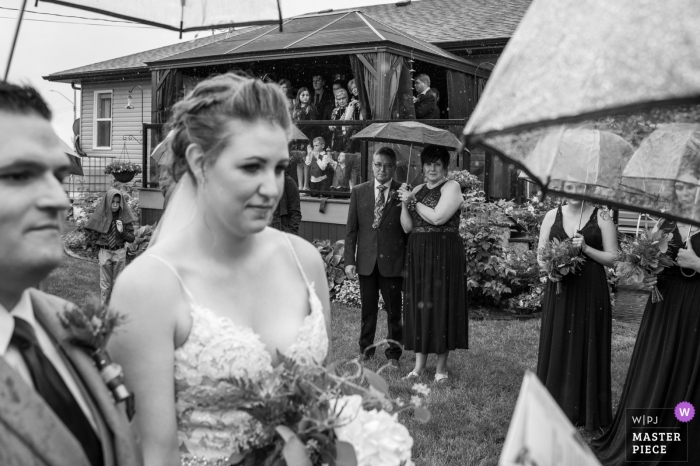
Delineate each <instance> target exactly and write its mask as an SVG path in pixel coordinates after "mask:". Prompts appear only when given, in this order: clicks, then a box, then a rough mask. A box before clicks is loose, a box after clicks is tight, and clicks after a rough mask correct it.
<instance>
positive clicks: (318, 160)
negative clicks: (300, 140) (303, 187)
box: [305, 136, 337, 191]
mask: <svg viewBox="0 0 700 466" xmlns="http://www.w3.org/2000/svg"><path fill="white" fill-rule="evenodd" d="M313 144H314V145H313V148H312V147H311V146H310V145H309V147H308V148H307V152H308V154H307V156H306V161H305V163H306V168H307V169H308V170H309V171H308V172H307V173H308V175H309V176H306V177H305V178H307V179H309V180H310V183H309V184H310V189H311V191H328V190H329V189H330V187H331V183H332V182H333V173H334V169H335V166H336V163H337V162H335V161H334V160H333V157H332V156H331V154H330V152H329V151H324V150H323V146H324V145H325V144H326V141H325V140H324V139H323V138H322V137H320V136H319V137H317V138H315V139H314V140H313ZM307 189H309V188H307Z"/></svg>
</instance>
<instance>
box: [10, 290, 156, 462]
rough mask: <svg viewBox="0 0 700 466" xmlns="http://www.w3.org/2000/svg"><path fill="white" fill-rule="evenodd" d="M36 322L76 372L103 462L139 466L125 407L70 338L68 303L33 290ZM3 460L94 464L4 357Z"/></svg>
mask: <svg viewBox="0 0 700 466" xmlns="http://www.w3.org/2000/svg"><path fill="white" fill-rule="evenodd" d="M30 295H31V299H32V307H33V309H34V315H35V317H36V319H37V322H38V323H39V324H40V325H41V326H42V327H43V328H44V329H45V330H46V333H47V334H49V336H50V337H52V339H53V340H54V342H55V344H56V347H57V349H58V353H59V354H60V355H61V356H62V357H63V359H64V361H65V362H66V366H67V367H68V368H69V370H70V371H71V372H72V373H73V375H74V379H75V380H76V381H77V382H78V386H79V387H80V389H81V390H82V392H83V395H84V397H85V400H86V401H87V403H88V405H89V406H90V410H91V411H92V415H93V418H94V419H95V422H96V424H97V435H98V437H99V438H100V440H101V442H102V450H103V452H104V465H105V466H132V465H134V466H139V465H142V464H143V461H142V459H141V453H140V450H139V449H138V448H137V445H136V442H135V440H134V435H133V433H132V431H131V428H130V427H129V423H128V421H127V418H126V415H125V413H124V412H123V409H121V408H118V407H116V406H115V404H114V401H113V399H112V395H111V394H110V393H109V391H108V390H107V386H106V385H105V383H104V382H103V381H102V378H101V377H100V375H99V373H98V372H97V369H96V368H95V365H94V363H93V362H92V359H91V358H90V356H89V355H88V354H87V353H86V351H85V350H83V349H81V348H78V347H77V346H74V345H72V344H70V343H68V342H67V340H66V339H67V337H68V334H67V332H66V330H65V329H64V328H63V326H62V325H61V323H60V321H59V319H58V313H59V312H60V311H62V310H63V309H65V307H66V306H67V305H70V304H69V303H68V302H67V301H64V300H62V299H60V298H57V297H55V296H51V295H48V294H46V293H42V292H41V291H37V290H31V291H30ZM0 464H1V465H3V466H14V465H17V466H19V465H22V466H25V465H42V466H90V462H89V460H88V459H87V457H86V456H85V453H84V452H83V449H82V446H81V445H80V442H79V441H78V440H77V439H76V438H75V437H74V436H73V434H72V433H71V432H70V431H69V430H68V428H67V427H65V425H64V424H63V423H62V422H61V420H60V419H59V418H58V416H57V415H56V414H54V412H53V411H52V410H51V408H50V407H49V406H48V405H47V404H46V402H44V399H43V398H41V397H40V396H39V395H38V394H37V392H36V391H35V390H34V389H33V388H32V387H30V386H29V385H27V383H25V381H24V379H22V377H20V375H19V374H18V373H17V372H16V371H15V370H14V369H12V368H11V367H10V366H9V364H7V362H5V359H4V358H2V357H0Z"/></svg>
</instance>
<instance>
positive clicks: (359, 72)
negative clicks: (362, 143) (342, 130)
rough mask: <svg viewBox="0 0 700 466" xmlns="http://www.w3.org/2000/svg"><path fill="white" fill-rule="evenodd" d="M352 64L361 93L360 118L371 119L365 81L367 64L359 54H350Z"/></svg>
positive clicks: (356, 83)
mask: <svg viewBox="0 0 700 466" xmlns="http://www.w3.org/2000/svg"><path fill="white" fill-rule="evenodd" d="M350 66H351V67H352V75H353V78H354V79H355V85H356V86H357V92H358V94H360V119H362V120H371V119H372V112H371V110H370V105H369V102H370V99H368V98H367V85H366V83H365V79H366V78H365V66H364V65H363V64H362V62H361V61H360V59H359V58H357V55H350Z"/></svg>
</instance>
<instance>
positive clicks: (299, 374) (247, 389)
mask: <svg viewBox="0 0 700 466" xmlns="http://www.w3.org/2000/svg"><path fill="white" fill-rule="evenodd" d="M280 358H281V360H282V363H281V364H280V365H279V366H278V367H276V368H275V369H274V370H273V371H272V372H271V373H270V374H269V375H267V376H266V377H264V378H263V379H262V380H260V381H257V382H253V381H250V380H245V379H235V380H232V381H231V383H232V384H233V385H234V388H235V391H234V395H233V396H232V397H231V399H229V400H227V402H229V403H231V407H233V408H235V409H239V410H241V411H245V412H247V413H248V414H250V415H251V416H252V417H253V418H255V419H256V420H257V421H259V422H260V423H261V424H262V427H263V431H264V435H263V439H264V440H263V441H262V442H261V443H259V445H258V446H257V447H256V448H254V449H253V450H250V451H246V452H242V453H240V454H234V455H232V456H231V457H230V458H229V459H228V463H227V464H232V465H241V466H252V465H264V466H321V465H329V466H331V465H336V466H413V462H412V461H411V448H412V446H413V439H412V438H411V435H410V434H409V433H408V430H407V429H406V427H404V426H403V425H402V424H401V423H399V421H398V414H399V413H400V412H402V411H406V410H413V412H414V416H415V417H416V419H417V420H419V421H420V422H428V420H429V419H430V412H429V411H428V410H427V409H426V408H424V407H423V406H422V405H423V397H425V396H428V395H429V394H430V389H429V388H428V387H427V386H425V385H423V384H415V385H413V391H414V392H415V395H413V396H411V399H410V401H404V400H401V399H400V398H396V399H392V398H391V397H390V395H389V387H388V385H387V383H386V381H385V380H384V379H383V378H382V377H381V376H380V375H379V374H378V373H377V372H374V371H371V370H369V369H366V368H364V367H363V366H362V364H361V363H360V362H359V360H358V359H354V360H351V361H347V362H345V363H341V365H342V366H348V365H349V366H350V369H351V370H350V371H349V372H347V371H345V372H343V371H340V370H339V369H338V368H339V365H338V364H336V363H334V364H333V365H332V366H331V367H330V368H326V367H323V366H321V365H319V364H315V363H312V364H303V365H302V364H298V363H296V362H295V361H294V360H292V359H289V358H285V357H284V356H282V355H280ZM379 372H381V369H380V371H379ZM364 382H366V383H367V385H368V388H365V384H364Z"/></svg>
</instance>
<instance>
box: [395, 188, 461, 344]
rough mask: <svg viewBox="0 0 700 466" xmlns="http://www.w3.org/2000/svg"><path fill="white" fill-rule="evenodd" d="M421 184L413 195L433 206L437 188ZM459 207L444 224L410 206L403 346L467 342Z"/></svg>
mask: <svg viewBox="0 0 700 466" xmlns="http://www.w3.org/2000/svg"><path fill="white" fill-rule="evenodd" d="M443 185H444V183H442V184H440V185H438V186H435V187H434V188H432V189H429V188H428V185H427V184H426V185H425V186H423V187H422V188H421V189H420V190H419V191H418V192H417V193H416V200H417V201H418V202H420V203H422V204H424V205H426V206H428V207H431V208H435V206H436V205H437V204H438V202H439V201H440V195H441V192H440V188H442V186H443ZM460 215H461V212H460V210H457V212H455V214H454V215H453V216H452V217H451V218H450V219H449V220H448V221H447V223H445V224H443V225H431V224H429V223H427V222H426V221H425V220H423V218H422V217H421V216H420V215H418V213H417V212H416V211H415V210H413V211H411V219H412V220H413V230H412V231H411V235H410V236H409V237H408V246H407V249H406V280H404V341H403V343H404V347H405V349H407V350H411V351H415V352H416V353H425V354H428V353H435V354H442V353H445V352H446V351H451V350H455V349H466V348H468V341H469V339H468V337H469V335H468V331H469V319H468V315H467V305H468V303H467V258H466V255H465V250H464V242H463V241H462V237H461V236H459V219H460Z"/></svg>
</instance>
